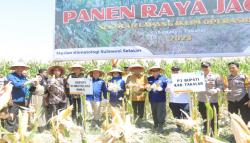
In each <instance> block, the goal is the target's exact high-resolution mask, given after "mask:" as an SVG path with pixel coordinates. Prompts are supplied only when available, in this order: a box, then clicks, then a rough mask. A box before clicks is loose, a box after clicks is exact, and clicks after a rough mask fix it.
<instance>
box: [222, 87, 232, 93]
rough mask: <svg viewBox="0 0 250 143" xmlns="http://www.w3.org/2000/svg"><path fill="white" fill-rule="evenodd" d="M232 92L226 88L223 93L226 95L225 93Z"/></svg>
mask: <svg viewBox="0 0 250 143" xmlns="http://www.w3.org/2000/svg"><path fill="white" fill-rule="evenodd" d="M231 91H232V90H229V89H228V88H226V89H225V90H224V92H225V93H226V94H227V93H229V92H231Z"/></svg>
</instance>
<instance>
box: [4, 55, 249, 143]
mask: <svg viewBox="0 0 250 143" xmlns="http://www.w3.org/2000/svg"><path fill="white" fill-rule="evenodd" d="M201 61H204V60H202V59H185V60H182V61H179V60H173V61H168V60H160V61H155V60H119V62H118V65H117V67H120V68H123V67H125V66H129V65H132V64H134V63H139V64H141V65H143V66H144V67H145V68H146V69H148V68H149V67H152V66H153V65H156V64H158V63H159V64H160V66H161V67H162V68H164V69H165V74H166V76H167V77H170V74H171V67H172V66H175V65H178V66H180V67H181V69H182V71H183V72H193V71H198V70H200V64H201ZM208 61H210V62H211V64H212V66H211V70H212V71H213V72H214V73H218V74H220V75H221V77H224V76H226V75H228V68H227V63H229V62H231V59H223V58H215V59H209V60H208ZM233 61H237V62H239V63H240V70H241V72H242V73H245V74H246V75H250V66H248V65H250V58H240V59H233ZM79 63H80V64H81V65H82V66H83V67H84V69H85V71H84V72H85V73H87V72H88V71H90V70H91V69H93V68H97V67H98V68H100V69H102V70H103V71H104V72H109V71H110V70H111V69H112V61H111V60H105V61H95V60H92V61H84V62H79ZM11 64H12V63H11V62H9V61H0V75H2V76H6V75H7V74H8V73H10V72H11V71H10V70H9V67H10V66H11ZM53 64H58V63H40V62H34V61H31V62H28V65H29V67H30V69H29V71H28V73H29V75H30V76H31V77H34V76H35V75H36V74H37V72H38V69H41V68H48V67H49V66H50V65H53ZM59 64H61V65H63V66H64V67H65V69H69V67H70V66H71V65H72V64H74V62H59ZM67 74H69V71H68V70H67V71H66V75H67ZM145 74H146V70H145ZM104 79H105V80H108V76H104ZM225 99H226V98H225V95H224V93H221V94H220V96H219V102H218V103H219V106H220V107H221V109H220V111H218V114H219V122H220V124H219V125H220V127H219V131H217V132H218V133H217V135H216V136H215V138H216V139H218V142H219V141H221V142H230V143H231V142H234V139H233V138H234V137H233V135H232V132H231V131H230V129H229V127H228V126H227V124H228V123H229V117H228V116H227V115H226V113H224V111H223V110H226V109H225V107H226V105H227V103H226V100H225ZM194 102H197V101H194ZM130 104H131V103H130V102H128V105H127V106H128V107H127V112H128V114H131V115H132V107H131V105H130ZM167 106H168V104H167ZM209 108H211V107H209ZM70 110H72V109H70V108H69V109H67V111H66V112H67V113H69V111H70ZM107 110H108V109H107V108H106V109H105V111H106V112H107ZM111 110H112V109H111ZM84 114H85V113H84ZM144 114H145V116H144V118H145V120H152V115H151V109H150V105H149V101H148V99H147V100H146V106H145V113H144ZM211 114H213V113H211ZM25 116H26V115H25ZM63 116H68V115H63ZM107 116H108V115H107V113H105V123H106V126H110V127H111V128H112V125H114V124H118V123H119V124H123V122H122V121H121V120H120V117H116V116H117V115H116V114H115V115H113V116H114V118H116V120H115V122H116V123H110V122H108V120H107ZM22 118H23V117H22ZM64 118H65V117H64ZM124 118H125V117H123V118H122V120H123V121H124V120H126V123H124V128H122V129H123V130H135V131H136V132H137V133H134V132H133V133H134V134H133V136H142V137H143V138H140V137H138V138H137V139H136V141H131V142H146V143H151V142H176V141H177V142H183V143H186V142H195V141H194V139H195V138H196V137H197V140H198V139H200V138H201V137H200V136H199V135H197V134H194V136H193V132H195V131H197V130H199V128H196V129H193V130H192V131H191V132H185V133H180V134H177V133H176V132H174V130H173V129H171V128H174V127H172V126H173V121H172V120H173V116H172V113H171V111H170V109H169V108H168V107H167V118H168V122H167V125H166V126H168V129H167V131H166V133H165V134H152V133H151V132H150V131H149V130H148V129H145V130H143V131H141V130H137V129H135V128H133V127H132V126H130V124H128V123H127V122H130V121H131V120H129V119H124ZM188 119H190V123H192V121H191V120H192V118H191V117H190V118H188ZM127 120H129V121H127ZM87 124H88V122H87ZM131 124H133V123H132V122H131ZM54 126H55V127H53V128H52V131H50V132H51V134H52V136H53V141H54V142H58V143H59V142H61V141H60V137H61V136H70V135H69V133H70V132H72V133H74V131H71V130H67V128H70V127H71V126H70V127H68V125H66V124H65V122H64V121H60V122H59V123H58V121H57V122H55V125H54ZM56 126H59V128H56ZM72 126H73V125H72ZM145 126H149V125H147V123H145ZM73 128H74V130H77V131H79V132H78V135H79V136H81V137H80V138H83V141H82V142H87V140H88V138H90V140H91V139H93V137H94V135H98V134H101V132H99V131H87V132H86V133H83V132H84V131H82V130H81V129H79V128H78V127H75V126H73ZM128 128H129V129H128ZM131 128H132V129H131ZM62 130H63V131H62ZM116 130H117V129H116ZM0 131H1V132H3V131H4V129H2V128H0ZM34 131H35V130H34ZM60 132H61V133H60ZM172 132H173V133H172ZM88 134H91V136H88ZM47 136H48V135H47ZM130 136H131V135H130ZM32 137H34V132H32V133H30V134H29V135H28V138H32ZM28 138H24V137H23V138H21V142H28ZM35 138H37V139H38V138H39V136H38V135H37V136H36V137H35ZM178 138H181V140H178ZM99 139H100V140H102V138H101V137H99ZM38 140H39V139H38ZM38 140H37V141H38ZM0 142H1V140H0ZM16 142H18V141H16ZM65 142H66V141H65ZM96 142H97V141H96ZM118 142H119V141H118ZM120 142H122V141H120ZM127 142H129V141H127Z"/></svg>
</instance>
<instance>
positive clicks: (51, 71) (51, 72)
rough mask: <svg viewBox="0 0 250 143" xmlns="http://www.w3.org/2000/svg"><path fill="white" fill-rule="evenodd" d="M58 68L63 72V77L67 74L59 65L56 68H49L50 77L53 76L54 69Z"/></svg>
mask: <svg viewBox="0 0 250 143" xmlns="http://www.w3.org/2000/svg"><path fill="white" fill-rule="evenodd" d="M56 68H58V69H59V70H60V71H61V75H63V74H64V73H65V70H64V67H62V66H59V65H55V66H50V67H49V68H48V73H49V74H50V75H53V72H54V69H56Z"/></svg>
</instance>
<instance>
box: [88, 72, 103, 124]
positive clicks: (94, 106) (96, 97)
mask: <svg viewBox="0 0 250 143" xmlns="http://www.w3.org/2000/svg"><path fill="white" fill-rule="evenodd" d="M88 74H89V75H90V76H91V77H92V81H93V94H92V95H88V94H87V95H86V100H87V108H88V111H89V112H90V113H91V114H93V116H94V118H93V120H92V121H93V122H92V125H91V126H92V127H94V126H96V125H97V126H100V118H101V112H100V109H101V106H100V105H101V101H102V96H103V97H104V101H105V102H106V101H107V87H106V84H105V81H104V80H102V79H101V78H100V77H101V76H103V75H104V72H103V71H101V70H99V69H93V70H91V71H90V72H89V73H88Z"/></svg>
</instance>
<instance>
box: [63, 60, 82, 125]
mask: <svg viewBox="0 0 250 143" xmlns="http://www.w3.org/2000/svg"><path fill="white" fill-rule="evenodd" d="M69 70H70V71H71V72H72V73H70V74H69V75H68V77H67V79H69V78H83V77H84V74H83V73H82V72H83V70H84V69H83V67H82V66H81V65H79V64H74V65H73V66H71V67H70V69H69ZM66 87H67V89H68V91H69V92H70V89H69V86H68V84H67V86H66ZM80 96H81V95H79V94H69V96H68V97H69V102H70V105H72V104H73V110H72V119H73V120H74V121H76V123H77V125H82V121H81V120H80V118H77V117H78V116H79V115H80V114H81V112H82V101H81V98H80ZM77 113H78V114H77Z"/></svg>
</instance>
